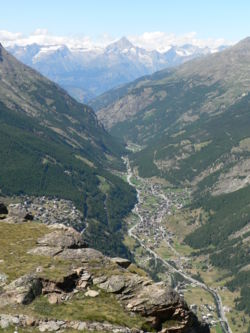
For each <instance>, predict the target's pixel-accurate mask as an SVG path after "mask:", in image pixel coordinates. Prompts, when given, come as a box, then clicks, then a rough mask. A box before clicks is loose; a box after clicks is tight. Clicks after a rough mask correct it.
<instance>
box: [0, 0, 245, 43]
mask: <svg viewBox="0 0 250 333" xmlns="http://www.w3.org/2000/svg"><path fill="white" fill-rule="evenodd" d="M249 15H250V1H249V0H237V1H235V0H227V1H225V0H216V1H215V0H209V1H202V0H199V1H198V0H22V1H21V0H8V1H1V12H0V41H2V42H6V40H7V41H10V40H12V41H13V40H24V38H26V40H27V38H28V37H30V36H33V37H32V38H33V39H32V41H33V40H35V41H36V40H38V41H39V37H37V36H40V39H42V37H41V36H47V40H48V36H54V38H55V37H57V38H59V37H61V38H62V39H61V40H63V38H64V40H67V41H68V43H69V42H70V40H78V42H79V43H83V42H85V43H86V45H87V44H88V43H89V44H91V43H94V42H95V43H108V42H110V41H112V40H114V39H118V38H120V37H122V36H128V37H130V39H131V40H132V41H134V42H137V44H140V43H141V44H143V43H144V44H146V46H147V47H148V48H153V47H155V46H154V45H156V44H157V45H158V46H159V45H160V44H161V43H166V42H167V41H168V42H169V41H171V40H172V41H173V40H177V44H178V41H179V43H181V41H182V42H185V41H191V40H192V39H195V40H197V41H198V42H199V43H202V41H206V43H207V44H209V43H212V41H217V43H219V42H218V41H221V42H222V41H225V43H227V42H236V41H238V40H240V39H243V38H245V37H246V36H248V35H249V34H250V19H249V17H250V16H249ZM34 36H36V37H34ZM43 38H44V37H43ZM156 40H157V41H156ZM215 43H216V42H215ZM140 46H141V45H140Z"/></svg>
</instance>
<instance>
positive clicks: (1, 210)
mask: <svg viewBox="0 0 250 333" xmlns="http://www.w3.org/2000/svg"><path fill="white" fill-rule="evenodd" d="M1 214H3V215H6V214H8V209H7V207H6V206H5V204H3V203H1V202H0V215H1Z"/></svg>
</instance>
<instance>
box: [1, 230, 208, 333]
mask: <svg viewBox="0 0 250 333" xmlns="http://www.w3.org/2000/svg"><path fill="white" fill-rule="evenodd" d="M37 245H38V246H37V247H36V248H34V249H30V250H28V254H29V255H39V256H45V257H46V258H47V259H49V258H51V260H53V262H55V261H54V260H55V259H56V260H59V262H63V263H64V264H65V263H68V264H67V269H61V270H60V276H59V277H58V274H57V275H56V276H57V277H55V275H53V274H52V275H46V274H44V270H45V269H46V267H42V266H39V267H37V268H36V270H35V272H34V273H32V274H27V275H24V276H22V277H19V278H18V279H17V280H15V281H13V282H11V283H10V284H9V285H5V286H4V287H3V290H2V293H0V308H2V307H4V306H6V305H13V304H23V305H26V304H30V303H31V302H32V301H33V300H34V299H35V298H36V297H37V296H40V295H44V297H47V299H48V302H49V303H50V304H58V303H61V302H68V301H69V300H71V301H73V300H74V295H75V294H77V293H82V294H81V295H83V297H91V298H98V297H101V295H103V294H106V295H107V297H109V296H108V294H112V295H113V296H112V297H114V298H116V300H117V301H118V303H119V304H120V305H121V306H122V307H123V309H124V312H126V313H130V314H131V316H134V315H138V317H140V318H143V322H144V323H145V325H147V327H151V329H155V330H156V331H157V332H162V333H174V332H175V333H201V332H202V333H206V332H209V328H208V327H207V326H203V325H202V324H200V323H199V321H198V319H197V317H196V316H195V315H194V314H193V313H192V312H191V311H190V310H189V308H188V306H187V304H186V303H185V302H184V300H183V299H182V298H181V297H180V296H179V295H178V294H177V293H176V292H175V291H174V290H173V289H171V288H170V287H169V286H167V285H166V284H165V283H154V282H153V281H152V280H151V279H150V278H148V277H147V276H145V275H143V276H140V275H138V274H135V273H132V272H130V270H129V266H130V262H129V261H128V260H125V259H122V258H109V257H107V256H104V255H103V254H102V253H101V252H99V251H97V250H94V249H91V248H86V247H85V246H86V244H85V243H84V242H83V241H82V239H81V235H80V234H78V233H77V232H76V231H75V230H73V229H71V228H66V227H65V226H58V227H55V226H53V228H51V232H50V233H48V234H47V235H45V236H44V237H42V238H39V239H38V240H37ZM63 267H64V266H63ZM51 269H53V265H52V266H51V267H50V270H51ZM30 321H31V319H30ZM21 322H22V320H21ZM35 323H36V326H38V328H39V330H40V331H41V332H45V331H57V330H60V329H61V328H68V327H71V328H74V329H77V330H83V329H89V327H91V329H92V330H93V329H96V330H97V331H102V330H103V331H105V330H106V331H108V332H124V333H130V332H131V333H133V332H136V330H134V331H133V330H130V329H128V328H126V327H123V328H122V327H115V326H114V325H110V324H98V325H99V326H98V325H95V324H93V323H85V322H84V323H83V322H74V323H72V322H70V323H69V322H66V321H55V320H49V321H47V322H44V321H42V320H38V319H36V320H35ZM4 325H5V324H4ZM24 325H26V324H24ZM65 325H66V326H65ZM67 325H68V326H67ZM86 325H87V326H86ZM89 325H90V326H89ZM91 325H92V326H91ZM100 325H101V326H100Z"/></svg>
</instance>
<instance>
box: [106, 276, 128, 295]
mask: <svg viewBox="0 0 250 333" xmlns="http://www.w3.org/2000/svg"><path fill="white" fill-rule="evenodd" d="M125 285H126V280H125V277H124V276H123V275H112V276H111V277H109V278H108V279H107V280H106V281H105V282H103V283H101V284H99V288H101V289H103V290H105V291H106V292H108V293H118V292H121V291H122V289H124V288H125Z"/></svg>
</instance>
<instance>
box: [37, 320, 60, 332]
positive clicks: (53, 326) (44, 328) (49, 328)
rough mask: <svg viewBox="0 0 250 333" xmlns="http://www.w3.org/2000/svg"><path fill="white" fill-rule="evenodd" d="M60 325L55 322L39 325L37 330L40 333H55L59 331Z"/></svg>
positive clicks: (50, 321)
mask: <svg viewBox="0 0 250 333" xmlns="http://www.w3.org/2000/svg"><path fill="white" fill-rule="evenodd" d="M60 328H61V325H60V324H59V323H58V322H57V321H55V320H49V321H47V322H42V323H40V325H39V327H38V329H39V331H40V332H56V331H59V330H60Z"/></svg>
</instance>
